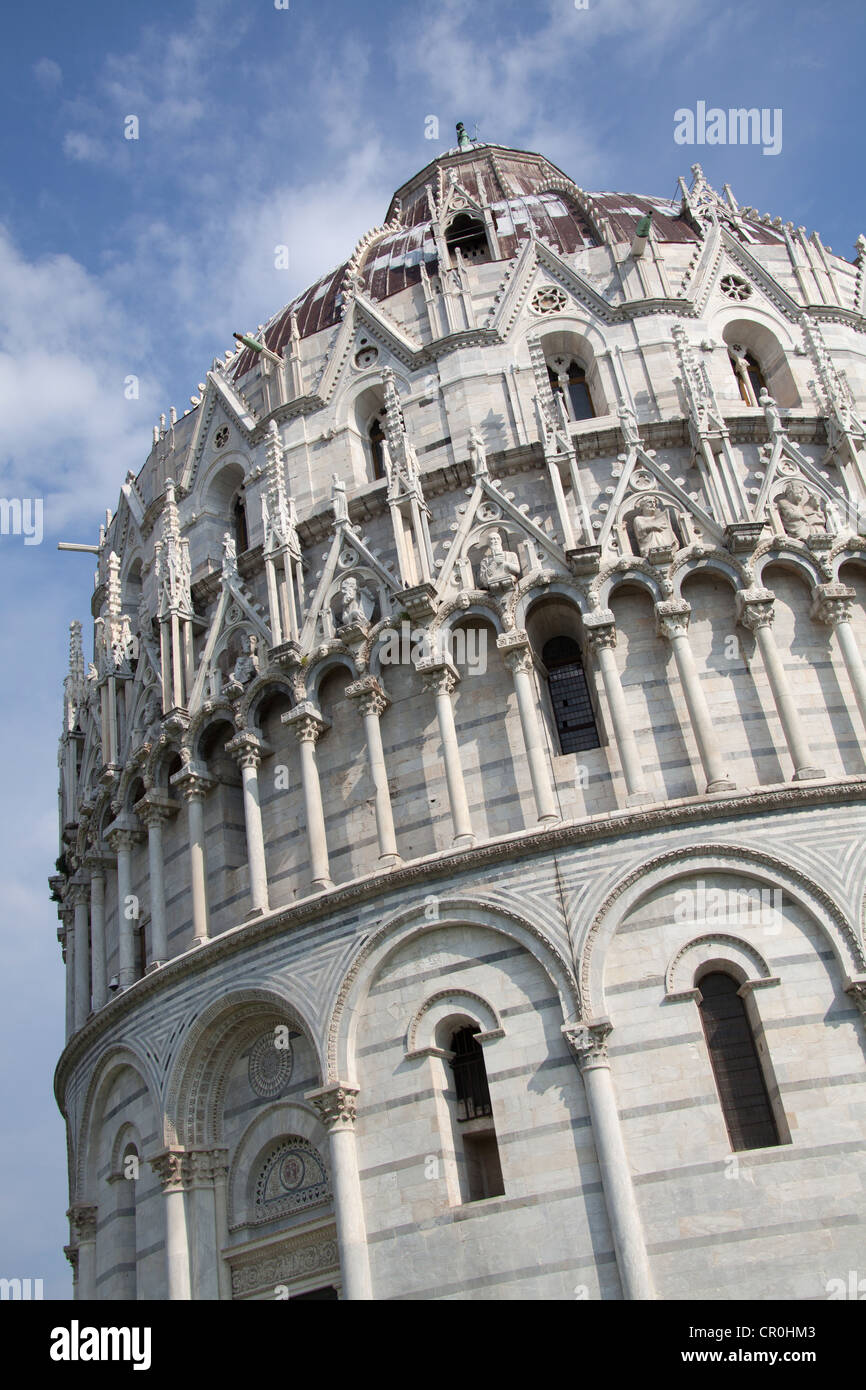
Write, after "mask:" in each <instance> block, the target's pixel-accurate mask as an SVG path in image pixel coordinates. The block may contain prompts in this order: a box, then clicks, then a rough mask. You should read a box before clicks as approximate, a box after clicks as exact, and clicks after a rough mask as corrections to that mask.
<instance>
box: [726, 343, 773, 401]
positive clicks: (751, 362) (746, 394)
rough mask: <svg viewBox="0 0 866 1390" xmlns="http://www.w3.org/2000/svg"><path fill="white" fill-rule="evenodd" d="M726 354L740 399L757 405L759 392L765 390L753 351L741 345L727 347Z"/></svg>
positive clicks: (762, 376) (765, 385)
mask: <svg viewBox="0 0 866 1390" xmlns="http://www.w3.org/2000/svg"><path fill="white" fill-rule="evenodd" d="M728 355H729V357H730V360H731V366H732V368H733V371H734V376H735V377H736V378H737V386H738V387H739V391H740V395H741V397H742V399H743V400H744V401H745V403H746V405H757V404H758V401H759V399H760V396H761V392H762V391H766V390H767V383H766V381H765V379H764V373H763V372H762V371H761V364H760V363H759V361H758V359H757V358H756V357H755V356H754V354H753V353H751V352H746V350H745V349H744V348H741V347H737V346H734V347H731V348H729V349H728Z"/></svg>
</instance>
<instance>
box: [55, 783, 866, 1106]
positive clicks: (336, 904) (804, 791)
mask: <svg viewBox="0 0 866 1390" xmlns="http://www.w3.org/2000/svg"><path fill="white" fill-rule="evenodd" d="M855 801H856V802H862V801H866V774H863V775H860V776H855V777H848V778H844V779H840V780H838V781H833V782H828V781H825V782H804V783H801V784H792V783H777V784H775V785H773V786H769V787H762V788H761V789H760V790H757V791H753V792H734V793H726V794H724V795H722V796H719V795H711V796H695V797H687V798H683V799H681V800H678V801H675V802H659V803H657V804H656V805H650V806H640V807H629V808H626V809H620V810H616V811H606V812H603V813H601V814H599V815H595V816H589V817H587V818H585V819H584V820H581V821H565V822H561V823H559V824H558V825H555V826H552V827H548V828H544V829H534V830H524V831H520V832H516V833H514V834H511V835H505V836H501V837H499V838H498V839H495V840H487V841H485V842H484V843H483V844H478V845H474V846H472V847H471V848H468V849H458V850H453V849H452V850H446V851H443V852H441V853H439V854H436V855H430V856H427V857H425V858H423V859H416V860H413V861H412V862H411V863H408V864H402V865H399V866H398V867H396V868H394V869H392V870H391V871H390V872H389V873H388V874H382V873H381V872H374V873H372V874H368V875H366V876H365V877H363V878H360V879H353V880H352V881H351V882H350V883H346V884H340V885H338V886H336V887H335V888H332V889H330V890H328V891H327V892H325V893H316V894H313V895H311V896H310V897H308V898H304V899H302V900H301V901H300V902H296V903H292V904H291V905H290V906H286V907H282V908H278V909H276V910H275V911H273V912H271V913H269V914H268V915H267V916H264V917H259V918H256V919H255V920H254V921H252V922H248V923H241V924H240V925H238V926H237V927H232V928H230V929H229V930H228V931H226V932H223V933H222V934H221V935H220V936H217V937H214V938H213V939H212V940H210V941H208V942H206V943H205V944H204V945H203V946H200V947H199V948H198V949H195V950H190V951H187V952H185V953H184V955H182V956H177V957H175V958H174V959H172V960H170V961H168V962H167V963H166V964H165V965H163V966H160V968H159V970H156V971H153V972H152V973H151V974H149V975H145V976H144V977H143V978H142V979H140V980H137V981H136V982H135V984H133V985H130V986H129V988H128V989H126V990H124V991H123V993H122V994H120V995H119V996H117V997H116V998H114V999H112V1000H111V1001H110V1002H109V1003H108V1004H106V1005H105V1006H104V1008H102V1009H100V1010H99V1012H98V1013H96V1014H92V1015H91V1017H90V1018H89V1019H88V1020H87V1022H86V1023H85V1025H84V1026H83V1028H81V1029H80V1030H79V1031H78V1032H77V1033H76V1034H75V1035H74V1036H73V1037H72V1038H71V1039H70V1041H69V1042H68V1043H67V1045H66V1047H65V1049H64V1051H63V1052H62V1054H61V1056H60V1059H59V1061H58V1064H57V1068H56V1071H55V1075H54V1092H55V1097H56V1099H57V1104H58V1106H59V1108H60V1111H61V1113H62V1114H64V1115H65V1113H66V1111H65V1108H64V1097H65V1091H66V1086H67V1084H68V1082H69V1079H70V1077H71V1076H72V1074H73V1072H74V1069H75V1067H76V1066H77V1065H78V1064H79V1063H80V1062H81V1060H82V1059H83V1058H84V1056H85V1055H86V1053H87V1052H88V1050H89V1049H90V1048H91V1047H92V1046H93V1044H94V1043H96V1042H97V1041H98V1040H99V1039H100V1038H101V1037H104V1036H106V1035H107V1034H109V1033H110V1032H111V1031H112V1029H114V1028H115V1027H116V1025H117V1024H118V1023H120V1022H121V1021H122V1020H123V1019H124V1018H125V1017H126V1016H127V1015H129V1014H132V1013H134V1012H135V1011H136V1009H138V1008H139V1007H140V1006H141V1005H142V1004H145V1003H147V1002H148V1001H150V1002H152V1001H153V1000H154V999H155V998H156V997H157V996H158V995H159V994H160V993H161V992H162V991H163V990H164V989H167V988H170V987H172V986H174V985H176V984H178V983H179V982H180V981H182V980H183V979H185V978H191V977H193V976H198V975H200V974H202V973H204V972H206V971H207V970H209V969H210V968H211V967H212V966H216V965H218V964H220V963H221V962H223V961H225V960H227V959H230V958H232V957H233V956H237V955H239V954H241V953H243V952H244V951H246V950H248V949H249V948H250V947H251V946H254V945H257V944H258V943H260V942H263V941H268V940H271V939H274V938H276V937H279V936H285V934H286V933H287V932H288V931H290V930H292V929H293V928H296V927H302V926H307V925H309V924H310V923H312V922H316V921H317V920H321V919H323V918H328V917H336V916H338V915H339V914H340V913H341V912H344V911H345V910H346V909H348V908H351V907H355V906H357V905H359V904H362V903H366V902H369V901H371V900H373V899H376V898H380V897H383V896H385V895H387V894H390V893H392V892H398V891H399V890H401V889H403V888H406V887H410V886H411V885H413V884H418V885H419V891H422V888H421V886H422V885H423V888H426V887H427V885H428V884H429V883H431V882H433V881H435V880H436V879H439V878H446V877H447V878H453V877H454V876H455V875H456V874H461V873H464V872H467V871H472V870H475V869H481V868H485V867H488V866H491V865H494V864H501V863H504V862H511V863H513V862H514V861H515V860H516V859H523V858H529V857H532V856H534V855H538V854H544V853H548V852H556V851H557V850H563V849H567V848H571V847H573V846H578V845H589V844H596V843H599V842H603V841H605V840H611V839H614V838H623V839H625V838H627V837H630V836H634V835H641V836H644V835H647V834H651V833H653V832H655V831H659V830H667V829H673V828H676V827H678V826H681V825H693V824H694V823H695V821H696V819H697V817H698V812H701V817H700V823H701V829H702V838H703V834H709V833H711V830H710V828H711V827H712V826H713V825H718V823H719V822H722V823H724V822H726V821H730V820H736V819H738V818H739V817H743V816H753V815H755V814H761V815H774V814H779V813H781V812H786V811H789V810H794V811H798V810H805V809H807V808H810V807H815V806H822V805H836V804H843V805H845V804H848V803H850V802H855ZM715 833H716V834H718V830H716V832H715Z"/></svg>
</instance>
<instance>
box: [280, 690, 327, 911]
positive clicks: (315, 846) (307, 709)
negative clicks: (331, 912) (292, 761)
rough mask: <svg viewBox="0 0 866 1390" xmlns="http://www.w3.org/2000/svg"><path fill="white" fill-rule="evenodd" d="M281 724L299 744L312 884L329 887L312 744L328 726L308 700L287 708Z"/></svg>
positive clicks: (317, 770)
mask: <svg viewBox="0 0 866 1390" xmlns="http://www.w3.org/2000/svg"><path fill="white" fill-rule="evenodd" d="M281 722H282V723H283V724H291V725H292V726H293V727H294V730H295V735H296V737H297V740H298V743H299V745H300V753H301V784H302V786H303V789H304V811H305V813H306V818H307V836H308V839H309V846H310V875H311V877H312V880H313V887H314V888H319V889H327V888H333V886H334V885H333V882H332V880H331V870H330V865H329V863H328V839H327V835H326V833H325V813H324V811H323V809H322V788H321V786H320V783H319V769H318V767H317V766H316V743H317V742H318V740H319V737H320V736H321V734H323V733H324V731H325V730H326V729H327V728H328V727H329V726H328V724H327V723H326V721H325V720H324V719H323V718H322V716H321V714H320V713H319V712H318V710H316V709H315V708H314V707H313V705H311V704H310V703H309V701H305V702H304V704H302V705H298V707H297V709H293V710H289V712H288V714H284V715H283V717H282V721H281Z"/></svg>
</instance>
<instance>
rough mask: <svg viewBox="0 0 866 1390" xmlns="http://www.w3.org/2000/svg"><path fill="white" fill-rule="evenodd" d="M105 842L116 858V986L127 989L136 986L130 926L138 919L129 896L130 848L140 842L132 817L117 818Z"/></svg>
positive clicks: (130, 894)
mask: <svg viewBox="0 0 866 1390" xmlns="http://www.w3.org/2000/svg"><path fill="white" fill-rule="evenodd" d="M105 838H106V840H107V841H108V843H109V844H110V845H111V848H112V849H113V850H114V852H115V854H116V855H117V938H118V939H117V983H118V988H120V989H128V988H129V986H130V985H132V984H134V983H135V978H136V967H135V936H134V933H133V929H132V924H133V922H134V921H135V920H136V918H137V917H138V912H137V911H136V909H135V904H134V903H133V904H130V901H129V900H130V898H132V897H133V893H132V847H133V845H134V844H135V843H136V841H137V840H139V839H140V838H141V835H140V832H139V831H138V830H137V829H136V828H134V822H133V820H132V817H131V816H122V817H121V816H118V818H117V820H116V821H114V822H113V823H112V824H111V825H110V826H109V827H108V830H107V831H106V835H105Z"/></svg>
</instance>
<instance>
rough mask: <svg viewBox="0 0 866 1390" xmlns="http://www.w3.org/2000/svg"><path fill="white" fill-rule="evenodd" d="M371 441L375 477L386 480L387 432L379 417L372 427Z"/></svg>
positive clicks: (369, 437)
mask: <svg viewBox="0 0 866 1390" xmlns="http://www.w3.org/2000/svg"><path fill="white" fill-rule="evenodd" d="M367 437H368V439H369V441H370V458H371V460H372V463H373V477H374V478H384V476H385V431H384V430H383V429H382V422H381V420H380V419H379V416H378V415H377V416H376V417H375V419H374V420H373V423H372V424H371V426H370V432H369V434H368V436H367Z"/></svg>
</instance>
